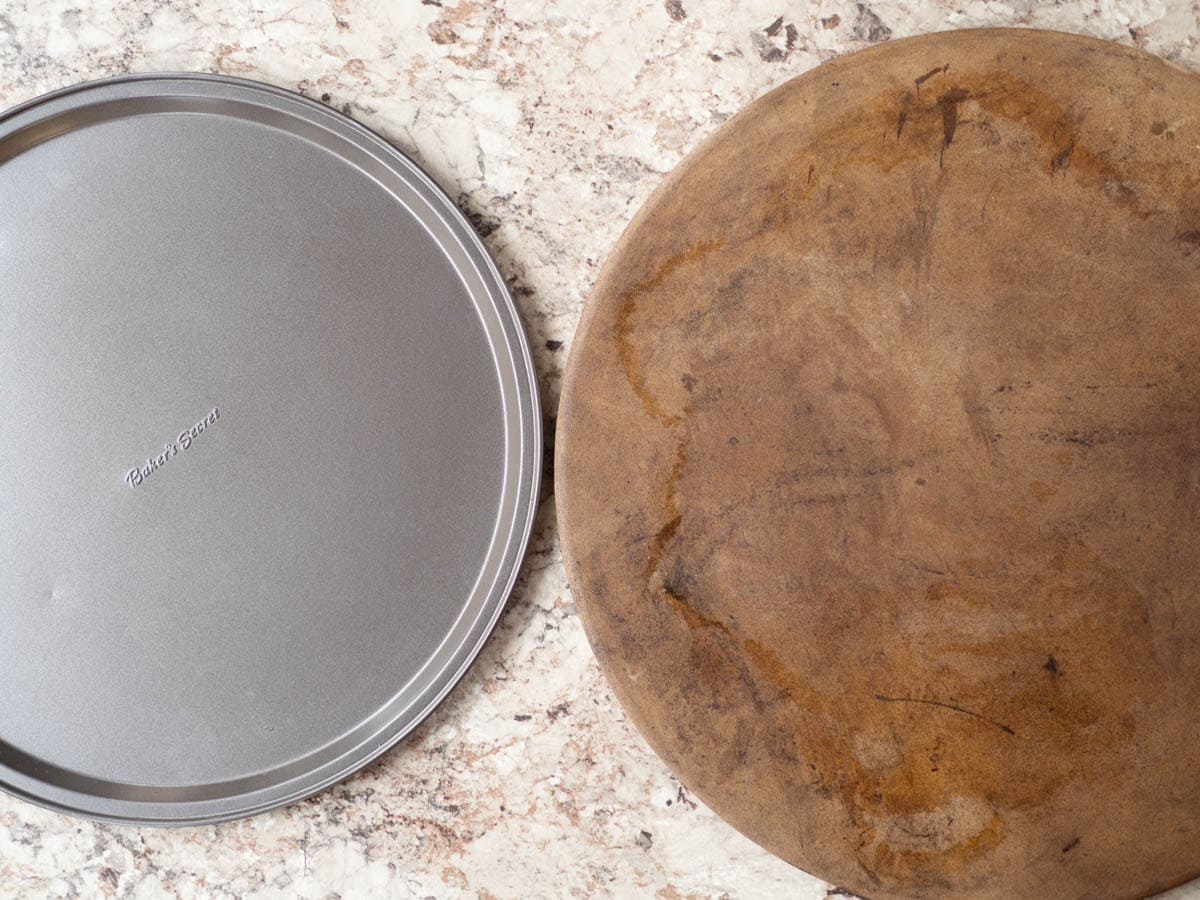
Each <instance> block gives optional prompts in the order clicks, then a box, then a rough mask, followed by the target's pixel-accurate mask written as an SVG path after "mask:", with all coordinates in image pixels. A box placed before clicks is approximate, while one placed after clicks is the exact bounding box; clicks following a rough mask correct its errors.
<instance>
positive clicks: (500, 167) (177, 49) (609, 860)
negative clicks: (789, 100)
mask: <svg viewBox="0 0 1200 900" xmlns="http://www.w3.org/2000/svg"><path fill="white" fill-rule="evenodd" d="M976 26H1023V27H1041V28H1054V29H1059V30H1064V31H1073V32H1080V33H1084V34H1089V35H1093V36H1095V37H1101V38H1107V39H1110V40H1116V41H1120V42H1122V43H1125V44H1131V45H1136V46H1138V47H1141V48H1143V49H1146V50H1148V51H1150V52H1152V53H1156V54H1159V55H1161V56H1165V57H1167V58H1168V59H1172V60H1175V61H1177V62H1179V63H1180V64H1181V65H1184V66H1186V67H1189V68H1192V69H1196V70H1200V47H1198V44H1200V7H1197V6H1196V5H1195V4H1193V3H1190V2H1179V0H1058V2H1055V3H1037V2H1033V0H1008V2H995V0H961V2H955V0H925V2H908V3H904V2H876V3H871V4H867V3H858V2H843V0H824V2H813V3H799V2H790V3H788V2H780V0H769V2H768V0H704V2H701V0H665V2H663V0H645V2H631V0H607V2H601V0H579V2H559V3H539V2H533V0H499V2H482V0H480V2H473V0H395V2H359V0H328V2H306V0H298V2H296V0H282V2H277V0H259V2H257V3H254V4H244V3H235V2H232V0H198V2H186V0H115V3H113V2H96V0H0V107H7V106H9V105H11V104H14V103H17V102H20V101H23V100H27V99H29V98H31V97H34V96H36V95H38V94H40V93H42V92H44V91H47V90H51V89H54V88H58V87H62V86H65V85H69V84H73V83H76V82H79V81H83V80H87V79H92V78H99V77H103V76H109V75H117V74H121V73H126V72H152V71H176V70H187V71H202V72H218V73H223V74H228V75H237V76H242V77H246V78H254V79H259V80H262V81H266V82H269V83H271V84H275V85H278V86H281V87H284V88H288V89H290V90H295V91H299V92H301V93H303V94H306V95H308V96H310V97H314V98H318V99H320V100H323V101H324V102H325V103H328V104H329V105H331V106H333V107H335V108H337V109H340V110H342V111H344V112H346V113H347V114H349V115H350V116H352V117H354V118H355V119H357V120H358V121H360V122H362V123H364V124H366V125H368V126H370V127H371V128H373V129H375V130H376V131H378V132H379V133H380V134H382V135H383V136H384V137H386V138H387V139H389V140H390V141H392V142H393V143H394V144H395V145H396V146H398V147H399V148H400V149H402V150H403V151H405V152H406V153H408V154H410V155H411V156H412V157H414V158H415V159H416V160H417V161H418V162H419V163H420V164H421V165H422V166H424V167H425V169H426V170H427V171H428V172H429V173H430V174H431V175H432V176H433V178H434V179H435V180H436V181H438V182H439V183H440V184H441V186H442V187H443V188H444V189H445V190H446V191H447V192H448V193H449V194H450V196H451V197H453V198H455V199H456V200H457V202H458V204H459V206H460V207H461V208H462V209H464V210H465V211H466V212H467V213H468V214H469V215H470V216H471V218H472V220H473V221H474V223H475V225H476V227H477V229H478V230H479V232H480V234H481V235H482V236H483V238H484V241H485V242H486V243H487V245H488V247H489V248H490V250H491V251H492V253H493V254H494V256H495V257H496V259H497V261H498V263H499V265H500V268H501V270H502V271H503V272H504V274H505V276H506V278H507V279H508V283H509V285H510V287H511V289H512V291H513V294H514V296H515V298H516V301H517V303H518V305H519V307H520V309H521V312H522V314H523V315H524V318H525V322H526V324H527V327H528V331H529V335H530V340H531V343H532V346H533V350H534V359H535V362H536V364H537V367H538V372H539V376H540V381H541V390H542V398H543V403H544V406H545V418H546V433H547V444H548V449H552V446H553V443H552V433H553V425H554V411H555V407H556V405H557V401H558V392H559V384H560V379H561V374H562V370H563V365H564V363H565V360H566V356H567V353H568V352H569V350H570V345H571V338H572V335H573V333H574V330H575V326H576V323H577V321H578V319H579V314H580V311H581V310H582V308H583V305H584V303H585V299H586V297H587V294H588V291H589V289H590V287H591V285H592V283H593V281H594V279H595V277H596V275H597V272H598V270H599V267H600V266H601V265H602V263H603V261H604V258H605V254H606V253H607V251H608V248H609V247H611V246H612V245H613V243H614V242H615V241H616V239H617V236H618V235H619V233H620V232H621V230H622V228H623V227H624V226H625V224H626V223H627V222H628V221H629V219H630V217H631V216H632V215H633V213H634V212H635V211H636V210H637V208H638V206H639V205H640V204H641V203H642V201H643V200H645V198H646V197H647V196H648V195H649V193H650V191H652V190H653V189H654V187H655V186H656V185H657V184H658V183H659V181H660V180H661V179H662V177H663V175H664V174H666V173H667V172H668V171H669V170H670V169H671V167H672V166H674V165H675V164H676V163H677V162H678V161H679V160H680V159H681V158H682V157H683V155H684V154H686V153H687V152H688V151H689V150H691V149H692V148H693V147H695V146H696V145H697V144H698V143H699V142H700V141H701V140H703V139H704V138H705V137H706V136H707V135H709V134H710V133H711V132H712V131H713V130H714V129H715V128H717V126H718V125H720V123H721V122H723V121H724V120H725V119H727V118H729V117H730V116H731V115H733V114H734V113H735V112H737V111H738V110H739V109H740V108H741V107H742V106H744V105H745V104H746V103H748V102H749V101H750V100H752V99H753V98H754V97H757V96H758V95H760V94H762V93H763V92H765V91H767V90H768V89H770V88H771V87H773V86H775V85H777V84H780V83H781V82H783V81H785V80H787V79H788V78H791V77H793V76H795V75H798V74H800V73H801V72H804V71H806V70H808V69H810V68H812V67H814V66H817V65H820V64H821V63H822V62H823V61H825V60H828V59H831V58H833V57H835V56H838V55H839V54H843V53H848V52H851V51H854V50H857V49H860V48H862V47H865V46H867V45H869V44H872V43H878V42H880V41H886V40H890V39H893V38H898V37H904V36H907V35H912V34H919V33H923V32H928V31H937V30H943V29H948V28H966V27H976ZM330 239H331V240H337V239H342V236H338V235H333V234H331V235H330ZM545 471H546V482H547V483H546V485H545V487H544V489H543V496H542V501H541V506H540V511H539V515H538V520H537V523H536V526H535V531H534V536H533V539H532V543H531V548H530V553H529V557H528V560H527V562H526V565H525V569H524V573H523V575H522V577H521V579H520V581H519V583H518V586H517V589H516V592H515V594H514V596H513V598H512V601H511V603H510V604H509V607H508V610H507V612H506V613H505V615H504V617H503V619H502V620H501V623H500V625H499V627H498V629H497V631H496V633H495V635H494V636H493V638H492V639H491V640H490V641H489V643H488V645H487V647H486V648H485V650H484V652H483V654H482V655H481V656H480V658H479V659H478V661H477V662H476V663H475V665H474V667H473V668H472V669H471V671H470V672H469V673H468V675H467V677H466V678H465V679H464V680H463V682H462V683H461V684H460V685H459V687H458V688H457V689H455V691H454V692H453V693H452V694H451V695H450V697H449V699H448V700H447V701H446V702H445V703H443V704H442V706H441V707H440V708H439V709H438V710H437V711H436V712H435V713H434V714H433V715H432V716H431V717H430V718H429V719H428V720H427V721H426V722H425V723H424V724H423V725H422V726H421V727H420V728H419V729H418V730H417V731H416V732H415V733H414V734H413V735H412V736H410V737H409V738H408V739H407V740H405V741H404V742H402V743H401V744H400V745H399V746H398V747H397V748H396V749H394V750H393V751H392V752H390V753H388V754H387V755H386V756H385V757H384V758H383V759H382V760H381V761H379V762H377V763H375V764H373V765H371V766H370V767H368V768H367V769H366V770H365V771H363V772H361V773H359V774H358V775H356V776H354V777H352V778H350V779H349V780H348V781H346V782H344V783H343V784H340V785H338V786H336V787H334V788H332V789H330V790H327V791H325V792H324V793H322V794H319V795H318V796H316V797H313V798H311V799H309V800H306V801H304V802H301V803H298V804H295V805H293V806H291V807H289V808H287V809H283V810H278V811H275V812H271V813H267V814H264V815H260V816H258V817H255V818H253V819H250V820H246V821H241V822H235V823H230V824H225V825H218V826H212V827H201V828H185V829H178V830H174V829H139V828H132V827H118V826H109V825H100V824H94V823H90V822H84V821H79V820H75V819H70V818H66V817H64V816H61V815H58V814H55V813H51V812H46V811H43V810H41V809H38V808H35V807H33V806H30V805H28V804H25V803H22V802H19V801H17V800H14V799H11V798H8V797H2V796H0V897H3V898H8V897H13V898H29V897H101V896H112V897H139V898H142V897H165V896H169V897H185V898H200V897H204V898H209V897H212V898H217V897H220V898H225V897H256V898H267V897H279V898H293V897H304V898H309V897H311V898H327V897H339V896H340V897H418V898H424V897H439V898H440V897H456V896H480V897H499V898H533V897H566V896H578V897H605V896H613V897H658V898H663V900H675V898H684V897H753V898H774V897H779V898H784V897H787V898H800V900H804V898H813V900H816V898H823V897H826V896H839V895H840V894H839V892H838V890H837V889H836V887H835V886H833V885H827V884H825V883H823V882H821V881H820V880H818V879H816V878H813V877H810V876H808V875H806V874H804V873H802V872H800V871H798V870H796V869H794V868H792V867H791V866H789V865H787V864H785V863H783V862H781V861H780V860H778V859H775V858H774V857H772V856H771V855H769V854H768V853H766V852H765V851H763V850H761V849H759V848H758V847H757V846H755V845H754V844H753V843H751V842H750V841H749V840H747V839H746V838H744V837H742V836H741V835H740V834H738V833H737V832H735V831H734V830H733V829H731V828H730V827H728V826H727V825H725V824H724V823H723V822H722V821H721V820H720V819H719V818H717V817H716V816H715V815H714V814H713V813H712V812H710V811H709V810H708V809H707V808H705V806H704V805H703V804H702V803H700V802H699V801H698V800H697V799H696V798H694V797H693V796H691V795H690V794H689V793H688V791H687V790H686V789H685V788H683V787H682V786H681V785H680V784H679V783H678V781H676V780H675V779H674V778H673V777H672V775H671V773H670V772H669V771H668V770H667V769H666V767H665V766H664V765H663V764H662V763H661V762H660V761H659V760H658V759H657V757H655V755H654V754H653V752H652V751H651V750H650V749H649V747H647V745H646V744H645V742H644V741H643V740H642V739H641V738H640V737H639V735H638V734H637V732H636V731H635V730H634V729H633V727H632V726H631V725H630V724H629V722H628V721H627V720H626V718H625V717H624V715H623V714H622V712H621V710H620V708H619V706H618V705H617V703H616V701H615V699H614V698H613V696H612V694H611V693H610V691H609V689H608V687H607V686H606V684H605V682H604V679H603V677H602V676H601V674H600V671H599V669H598V668H597V666H596V662H595V660H594V659H593V657H592V654H591V651H590V649H589V647H588V644H587V640H586V639H585V637H584V635H583V631H582V629H581V627H580V624H579V619H578V617H577V615H576V612H575V608H574V605H573V603H572V599H571V592H570V587H569V585H568V584H567V582H566V577H565V574H564V571H563V566H562V560H561V556H560V552H559V545H558V537H557V534H556V530H555V522H554V496H553V490H552V486H551V484H550V481H551V479H552V472H551V469H550V467H549V464H547V467H546V470H545ZM116 714H119V711H118V713H116ZM1197 884H1198V885H1200V882H1198V883H1197ZM1170 896H1171V897H1172V898H1174V900H1182V898H1200V886H1197V887H1184V888H1180V889H1178V890H1176V891H1174V892H1172V894H1171V895H1170Z"/></svg>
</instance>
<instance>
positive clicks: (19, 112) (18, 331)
mask: <svg viewBox="0 0 1200 900" xmlns="http://www.w3.org/2000/svg"><path fill="white" fill-rule="evenodd" d="M0 211H2V215H0V401H2V402H0V417H2V418H0V660H3V672H4V678H3V680H2V681H0V787H3V788H4V789H5V790H7V791H8V792H10V793H12V794H15V795H17V796H18V797H22V798H25V799H27V800H30V801H32V802H34V803H38V804H41V805H44V806H48V807H52V808H54V809H57V810H61V811H63V812H67V813H72V814H78V815H83V816H88V817H92V818H96V819H103V820H112V821H120V822H133V823H146V824H188V823H203V822H213V821H218V820H225V819H232V818H236V817H240V816H244V815H248V814H252V813H255V812H258V811H262V810H265V809H268V808H271V807H275V806H279V805H282V804H285V803H288V802H290V801H293V800H296V799H298V798H301V797H304V796H306V795H308V794H311V793H313V792H315V791H317V790H319V789H321V788H322V787H324V786H327V785H329V784H331V783H333V782H335V781H337V780H339V779H341V778H343V777H345V776H346V775H348V774H350V773H351V772H353V771H355V770H356V769H358V768H359V767H361V766H363V765H364V764H365V763H367V762H368V761H370V760H371V759H373V758H375V757H377V756H378V755H379V754H381V753H383V752H384V751H385V750H386V749H388V748H389V747H390V746H392V745H393V744H394V743H395V742H396V741H397V740H399V739H400V738H401V737H402V736H403V735H404V734H406V733H407V732H409V731H410V730H411V729H412V728H414V727H415V726H416V725H417V723H418V722H420V721H421V719H422V718H423V717H425V716H426V715H427V714H428V713H429V712H430V711H431V710H432V709H433V707H434V706H435V705H436V704H437V703H438V702H439V701H440V700H441V699H442V697H444V696H445V694H446V693H447V692H448V691H449V690H450V688H451V687H452V686H453V685H454V683H455V682H456V681H457V680H458V679H459V678H460V677H461V676H462V674H463V672H464V671H465V669H466V668H467V666H468V665H469V664H470V662H471V661H472V659H473V658H474V657H475V655H476V654H477V653H478V651H479V650H480V647H481V645H482V644H483V642H484V641H485V639H486V638H487V636H488V634H489V632H490V631H491V629H492V627H493V625H494V624H495V622H496V619H497V618H498V616H499V614H500V611H501V609H502V608H503V605H504V602H505V599H506V598H507V596H508V594H509V592H510V590H511V588H512V585H513V582H514V579H515V577H516V573H517V570H518V567H519V564H520V561H521V558H522V555H523V552H524V549H525V546H526V542H527V540H528V535H529V531H530V525H531V520H532V517H533V513H534V508H535V502H536V497H537V485H538V472H539V467H540V456H541V438H540V427H539V411H538V398H537V393H536V386H535V380H534V374H533V370H532V365H531V362H530V357H529V352H528V347H527V345H526V341H525V337H524V334H523V332H522V328H521V324H520V320H519V317H518V314H517V312H516V310H515V308H514V306H513V303H512V300H511V298H510V296H509V294H508V292H507V290H506V288H505V285H504V281H503V279H502V278H501V276H500V274H499V273H498V272H497V270H496V268H495V266H494V265H493V264H492V262H491V261H490V259H489V258H488V255H487V253H486V252H485V250H484V248H483V247H482V245H481V244H480V242H479V240H478V239H477V237H476V236H475V235H474V233H473V232H472V230H471V228H470V226H469V224H468V223H467V222H466V221H465V220H464V218H463V216H462V215H461V214H460V213H459V212H458V210H457V209H456V208H455V207H454V205H453V204H452V203H451V202H450V201H449V200H448V199H447V198H446V197H445V196H444V195H443V194H442V193H441V192H440V191H439V190H438V188H437V187H436V186H435V185H434V183H433V182H432V181H431V180H430V179H429V178H428V177H427V176H426V175H424V174H423V173H422V172H421V171H420V169H418V167H417V166H416V165H415V164H413V163H412V162H411V161H410V160H409V159H407V158H406V157H405V156H403V155H402V154H401V153H399V152H397V151H396V150H395V149H393V148H392V147H391V146H389V145H388V144H387V143H385V142H384V141H383V140H381V139H379V138H378V137H376V136H375V135H373V134H372V133H370V132H369V131H367V130H366V129H364V128H362V127H360V126H358V125H357V124H355V123H354V122H353V121H351V120H350V119H348V118H346V117H344V116H342V115H340V114H338V113H336V112H333V111H331V110H329V109H327V108H325V107H324V106H322V105H320V104H318V103H315V102H312V101H310V100H307V99H305V98H303V97H300V96H297V95H293V94H290V93H287V92H285V91H281V90H277V89H275V88H271V87H267V86H265V85H261V84H256V83H252V82H247V81H241V80H235V79H230V78H222V77H213V76H202V75H151V76H132V77H125V78H118V79H113V80H107V81H102V82H94V83H90V84H84V85H80V86H78V87H73V88H69V89H66V90H63V91H59V92H56V93H53V94H50V95H47V96H45V97H42V98H39V99H36V100H34V101H32V102H30V103H27V104H24V105H22V106H19V107H17V108H15V109H13V110H11V111H9V112H7V113H5V114H3V115H0Z"/></svg>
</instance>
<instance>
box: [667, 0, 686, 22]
mask: <svg viewBox="0 0 1200 900" xmlns="http://www.w3.org/2000/svg"><path fill="white" fill-rule="evenodd" d="M663 5H664V6H665V7H666V8H667V15H668V16H670V17H671V18H672V19H674V20H675V21H676V22H682V21H683V20H684V19H686V18H687V11H686V10H684V8H683V3H682V2H681V0H666V3H664V4H663Z"/></svg>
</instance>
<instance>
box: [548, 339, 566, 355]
mask: <svg viewBox="0 0 1200 900" xmlns="http://www.w3.org/2000/svg"><path fill="white" fill-rule="evenodd" d="M562 345H563V342H562V341H546V349H547V350H549V351H550V352H551V353H554V352H555V351H557V350H560V349H561V348H562Z"/></svg>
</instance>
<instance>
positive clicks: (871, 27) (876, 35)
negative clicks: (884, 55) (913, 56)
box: [853, 3, 892, 43]
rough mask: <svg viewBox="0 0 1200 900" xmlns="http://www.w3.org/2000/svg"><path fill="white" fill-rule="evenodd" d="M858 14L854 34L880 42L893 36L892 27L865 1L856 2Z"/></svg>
mask: <svg viewBox="0 0 1200 900" xmlns="http://www.w3.org/2000/svg"><path fill="white" fill-rule="evenodd" d="M856 5H857V6H858V15H857V16H856V17H855V19H854V28H853V31H854V36H855V37H857V38H860V39H861V40H864V41H871V42H872V43H878V42H879V41H886V40H887V39H888V38H890V37H891V36H892V29H890V28H888V27H887V26H886V25H884V24H883V20H882V19H881V18H879V16H878V14H876V12H875V10H873V9H871V7H869V6H867V5H866V4H865V3H859V4H856Z"/></svg>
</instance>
